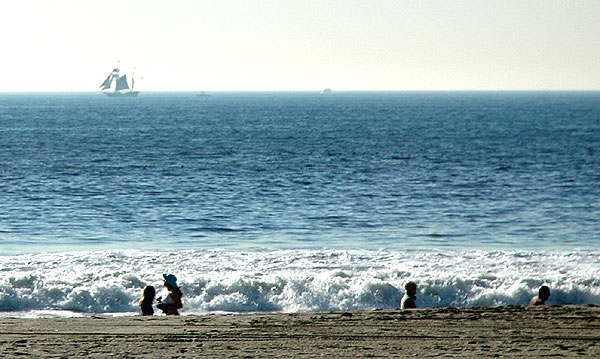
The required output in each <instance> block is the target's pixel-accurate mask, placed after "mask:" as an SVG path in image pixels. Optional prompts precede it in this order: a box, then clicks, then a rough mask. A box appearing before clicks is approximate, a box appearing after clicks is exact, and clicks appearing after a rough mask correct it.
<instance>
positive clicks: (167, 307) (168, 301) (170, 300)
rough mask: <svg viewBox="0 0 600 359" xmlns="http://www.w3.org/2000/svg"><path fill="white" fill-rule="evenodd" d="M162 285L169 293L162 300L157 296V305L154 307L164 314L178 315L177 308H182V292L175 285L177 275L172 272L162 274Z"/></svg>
mask: <svg viewBox="0 0 600 359" xmlns="http://www.w3.org/2000/svg"><path fill="white" fill-rule="evenodd" d="M163 278H164V286H165V288H167V290H168V291H169V294H168V295H167V297H166V298H165V299H164V300H161V298H158V302H159V303H158V305H157V306H156V308H158V309H160V310H162V311H163V313H165V314H166V315H179V309H181V308H183V304H182V302H181V297H183V293H182V292H181V289H179V286H178V285H177V277H175V275H173V274H163Z"/></svg>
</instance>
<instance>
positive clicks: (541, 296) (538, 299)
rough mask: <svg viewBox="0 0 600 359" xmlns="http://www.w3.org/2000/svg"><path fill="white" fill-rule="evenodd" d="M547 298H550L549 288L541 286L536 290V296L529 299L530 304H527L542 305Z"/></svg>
mask: <svg viewBox="0 0 600 359" xmlns="http://www.w3.org/2000/svg"><path fill="white" fill-rule="evenodd" d="M548 298H550V288H548V287H547V286H545V285H543V286H541V287H540V289H539V290H538V295H536V296H535V297H533V298H531V302H529V305H544V304H546V301H547V300H548Z"/></svg>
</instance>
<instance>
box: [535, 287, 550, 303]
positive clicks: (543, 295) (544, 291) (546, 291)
mask: <svg viewBox="0 0 600 359" xmlns="http://www.w3.org/2000/svg"><path fill="white" fill-rule="evenodd" d="M538 298H540V299H541V300H543V301H544V302H545V301H546V300H548V298H550V288H548V287H547V286H545V285H543V286H541V287H540V290H539V291H538Z"/></svg>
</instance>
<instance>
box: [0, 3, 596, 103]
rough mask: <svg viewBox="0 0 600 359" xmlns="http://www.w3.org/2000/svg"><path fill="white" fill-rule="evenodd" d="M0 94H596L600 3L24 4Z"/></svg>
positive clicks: (13, 18)
mask: <svg viewBox="0 0 600 359" xmlns="http://www.w3.org/2000/svg"><path fill="white" fill-rule="evenodd" d="M0 31H1V34H2V35H1V36H0V39H1V46H2V51H1V56H0V64H1V65H2V69H3V74H2V79H1V80H0V92H7V91H9V92H10V91H96V90H98V86H99V85H100V83H101V82H102V81H103V80H104V78H105V77H106V76H107V75H108V73H109V72H110V70H111V69H112V68H113V67H114V66H115V65H116V64H117V61H119V60H120V61H121V71H125V72H127V73H130V72H131V70H132V69H133V67H134V66H135V67H136V77H143V79H141V78H139V79H138V81H137V83H136V86H138V87H139V89H140V90H142V91H144V90H146V91H172V90H181V91H200V90H204V91H213V90H317V91H318V90H322V89H324V88H327V87H330V88H332V89H333V90H454V89H470V90H476V89H600V0H589V1H584V0H581V1H579V0H540V1H530V0H515V1H513V0H498V1H496V0H455V1H453V0H268V1H267V0H244V1H242V0H215V1H208V0H170V1H159V0H140V1H137V0H136V1H130V0H119V1H113V0H101V1H100V0H99V1H96V0H18V1H1V3H0Z"/></svg>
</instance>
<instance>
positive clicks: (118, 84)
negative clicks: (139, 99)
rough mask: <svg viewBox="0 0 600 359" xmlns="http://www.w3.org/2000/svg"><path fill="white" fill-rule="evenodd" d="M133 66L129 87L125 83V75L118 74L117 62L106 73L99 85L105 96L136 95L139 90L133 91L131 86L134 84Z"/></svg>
mask: <svg viewBox="0 0 600 359" xmlns="http://www.w3.org/2000/svg"><path fill="white" fill-rule="evenodd" d="M134 74H135V68H134V69H133V72H132V73H131V88H129V84H128V83H127V75H123V76H121V75H120V74H119V63H118V62H117V66H116V67H115V68H114V69H113V70H112V71H111V73H110V74H108V77H107V78H106V80H104V82H103V83H102V85H100V91H102V92H103V93H104V94H106V96H137V95H138V93H139V91H134V90H133V86H134V85H135V78H134Z"/></svg>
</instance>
